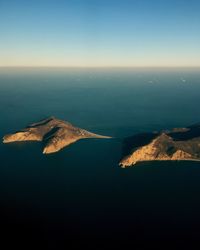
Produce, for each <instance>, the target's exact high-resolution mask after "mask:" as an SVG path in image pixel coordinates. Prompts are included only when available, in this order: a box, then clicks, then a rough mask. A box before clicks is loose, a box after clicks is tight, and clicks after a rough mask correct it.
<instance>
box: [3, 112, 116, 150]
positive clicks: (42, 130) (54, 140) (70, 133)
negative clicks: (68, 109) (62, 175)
mask: <svg viewBox="0 0 200 250" xmlns="http://www.w3.org/2000/svg"><path fill="white" fill-rule="evenodd" d="M85 138H111V137H109V136H102V135H98V134H94V133H91V132H89V131H87V130H84V129H81V128H78V127H75V126H73V125H72V124H71V123H69V122H66V121H62V120H59V119H56V118H55V117H49V118H47V119H44V120H42V121H40V122H37V123H34V124H31V125H30V126H28V127H26V128H25V129H22V130H20V131H17V132H16V133H14V134H8V135H5V136H4V137H3V143H11V142H19V141H45V142H46V145H45V147H44V150H43V153H44V154H50V153H55V152H58V151H59V150H61V149H62V148H64V147H67V146H69V145H70V144H72V143H74V142H76V141H78V140H80V139H85Z"/></svg>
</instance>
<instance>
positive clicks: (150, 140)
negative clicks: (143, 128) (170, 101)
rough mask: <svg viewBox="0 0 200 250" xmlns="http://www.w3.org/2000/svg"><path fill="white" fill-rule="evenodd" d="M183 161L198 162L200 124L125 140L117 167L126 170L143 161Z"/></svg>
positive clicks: (199, 158)
mask: <svg viewBox="0 0 200 250" xmlns="http://www.w3.org/2000/svg"><path fill="white" fill-rule="evenodd" d="M183 160H185V161H186V160H187V161H200V123H199V124H195V125H193V126H190V127H186V128H175V129H173V130H171V131H161V132H152V133H144V134H138V135H135V136H132V137H128V138H126V139H125V140H124V147H123V157H122V160H121V161H120V163H119V165H120V166H121V167H122V168H126V167H129V166H132V165H135V164H136V163H138V162H144V161H183Z"/></svg>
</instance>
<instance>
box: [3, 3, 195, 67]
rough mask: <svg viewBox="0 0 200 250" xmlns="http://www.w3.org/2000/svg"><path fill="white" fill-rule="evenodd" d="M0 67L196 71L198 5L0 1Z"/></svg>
mask: <svg viewBox="0 0 200 250" xmlns="http://www.w3.org/2000/svg"><path fill="white" fill-rule="evenodd" d="M0 66H123V67H125V66H200V1H199V0H166V1H165V0H120V1H119V0H54V1H53V0H0Z"/></svg>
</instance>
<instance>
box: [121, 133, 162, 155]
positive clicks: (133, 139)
mask: <svg viewBox="0 0 200 250" xmlns="http://www.w3.org/2000/svg"><path fill="white" fill-rule="evenodd" d="M157 135H158V134H157V133H142V134H137V135H133V136H130V137H126V138H125V139H124V140H123V143H122V157H124V156H127V155H129V154H130V153H132V152H133V151H134V150H135V149H137V148H139V147H142V146H144V145H146V144H148V143H150V142H151V141H152V140H153V139H154V138H156V136H157Z"/></svg>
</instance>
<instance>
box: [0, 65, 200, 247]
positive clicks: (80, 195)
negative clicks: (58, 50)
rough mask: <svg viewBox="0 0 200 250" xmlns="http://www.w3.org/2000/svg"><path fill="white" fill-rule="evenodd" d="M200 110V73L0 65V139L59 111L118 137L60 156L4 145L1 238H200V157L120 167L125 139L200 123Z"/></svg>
mask: <svg viewBox="0 0 200 250" xmlns="http://www.w3.org/2000/svg"><path fill="white" fill-rule="evenodd" d="M199 107H200V69H167V68H166V69H59V68H57V69H56V68H35V69H33V68H21V69H17V68H15V69H14V68H10V69H8V68H1V69H0V114H1V119H0V137H1V138H2V137H3V136H4V135H5V134H7V133H11V132H14V131H16V130H18V129H21V128H23V127H25V126H27V125H29V124H30V123H33V122H36V121H39V120H41V119H43V118H46V117H48V116H52V115H53V116H56V117H57V118H60V119H64V120H67V121H69V122H71V123H73V124H74V125H76V126H79V127H81V128H84V129H87V130H89V131H92V132H95V133H99V134H103V135H110V136H112V137H113V139H111V140H106V139H105V140H98V139H92V140H81V141H78V142H76V143H75V144H73V145H71V146H70V147H68V148H65V149H63V150H61V151H60V152H58V153H56V154H52V155H43V154H42V148H43V146H44V145H43V144H42V143H37V142H29V143H24V142H22V143H13V144H3V143H2V142H1V144H0V159H1V166H0V212H1V213H0V219H1V226H2V228H3V229H4V234H3V235H2V238H4V239H7V238H9V239H10V241H11V242H12V240H13V241H14V242H15V243H16V246H17V245H20V246H21V247H26V249H30V248H31V247H33V246H36V247H37V246H38V245H39V246H42V247H43V248H44V249H67V248H66V247H67V246H69V245H70V246H73V247H69V249H75V248H76V247H77V248H82V247H83V246H86V245H87V247H89V246H90V247H92V248H93V249H107V247H108V248H109V249H114V248H115V249H116V248H117V247H119V248H121V249H124V248H125V246H128V245H129V246H130V245H131V246H132V247H137V248H136V249H140V248H141V249H143V248H145V247H146V246H147V245H148V246H149V244H154V243H156V244H157V245H158V246H160V247H162V248H160V249H163V247H164V246H165V244H167V243H171V244H176V246H181V245H183V242H184V244H186V243H185V241H186V240H187V241H188V242H199V236H200V229H199V228H200V212H199V211H200V163H198V162H162V163H161V162H156V163H140V164H138V165H137V166H135V167H132V168H128V169H121V168H120V167H119V166H118V163H119V161H120V159H121V157H122V145H123V139H124V138H125V137H127V136H131V135H134V134H136V133H140V132H149V131H155V130H160V129H170V128H173V127H184V126H187V125H191V124H194V123H197V122H200V108H199ZM10 241H9V240H8V241H7V244H9V242H10ZM106 242H107V243H106ZM172 242H173V243H172ZM189 244H191V243H189ZM147 249H148V248H147ZM177 249H178V248H177Z"/></svg>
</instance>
